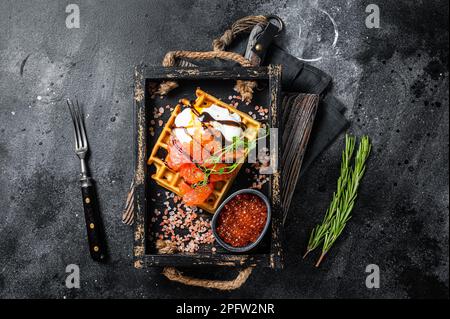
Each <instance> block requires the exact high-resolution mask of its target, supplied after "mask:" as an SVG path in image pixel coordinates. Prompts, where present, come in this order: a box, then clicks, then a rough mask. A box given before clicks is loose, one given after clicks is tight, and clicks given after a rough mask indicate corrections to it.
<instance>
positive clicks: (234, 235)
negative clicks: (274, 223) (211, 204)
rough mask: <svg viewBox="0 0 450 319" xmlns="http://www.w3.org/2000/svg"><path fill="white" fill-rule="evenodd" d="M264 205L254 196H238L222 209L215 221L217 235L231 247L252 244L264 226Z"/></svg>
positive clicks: (265, 216)
mask: <svg viewBox="0 0 450 319" xmlns="http://www.w3.org/2000/svg"><path fill="white" fill-rule="evenodd" d="M266 220H267V206H266V203H265V202H264V201H263V200H262V199H261V198H260V197H259V196H257V195H255V194H239V195H236V196H235V197H234V198H233V199H231V200H230V201H229V202H228V203H226V204H225V206H224V207H223V208H222V210H221V212H220V215H219V217H218V220H217V234H218V235H219V237H220V238H221V239H222V240H223V241H224V242H225V243H227V244H229V245H231V246H233V247H244V246H248V245H250V244H252V243H254V242H255V241H256V240H257V239H258V237H259V236H260V235H261V232H262V231H263V229H264V226H265V225H266Z"/></svg>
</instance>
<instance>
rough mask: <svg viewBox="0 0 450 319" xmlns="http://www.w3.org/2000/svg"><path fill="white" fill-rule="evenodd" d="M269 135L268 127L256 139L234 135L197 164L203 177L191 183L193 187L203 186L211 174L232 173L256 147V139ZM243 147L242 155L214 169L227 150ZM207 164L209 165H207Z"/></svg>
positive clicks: (232, 150) (233, 150) (231, 150)
mask: <svg viewBox="0 0 450 319" xmlns="http://www.w3.org/2000/svg"><path fill="white" fill-rule="evenodd" d="M268 135H269V129H267V130H266V132H265V134H264V135H262V136H259V137H258V138H257V139H253V140H249V139H248V138H246V137H244V136H242V137H241V136H235V137H233V140H232V142H231V143H230V144H229V145H227V146H225V147H223V148H221V149H220V150H217V151H216V152H214V153H213V154H212V155H211V156H210V157H209V158H208V159H207V160H206V161H205V163H204V164H197V167H198V168H200V169H201V170H202V171H203V173H204V175H205V177H204V179H203V180H202V181H200V182H198V183H195V184H193V185H192V187H193V188H195V187H198V186H204V185H206V184H208V180H209V177H210V176H211V175H212V174H217V175H223V174H231V173H233V172H234V171H235V170H236V169H237V168H238V167H239V165H240V164H242V163H243V162H244V158H245V157H246V155H247V154H248V153H249V152H250V151H251V150H253V149H254V148H255V147H256V144H257V141H258V140H260V139H263V138H266V137H267V136H268ZM239 149H243V150H244V156H243V157H241V158H238V159H237V160H236V161H235V162H233V163H230V165H227V166H224V167H221V168H219V169H216V166H217V164H219V163H221V162H222V160H223V157H224V156H225V155H226V154H227V153H229V152H235V151H236V150H239ZM205 164H211V165H212V167H207V166H206V165H205ZM208 166H209V165H208Z"/></svg>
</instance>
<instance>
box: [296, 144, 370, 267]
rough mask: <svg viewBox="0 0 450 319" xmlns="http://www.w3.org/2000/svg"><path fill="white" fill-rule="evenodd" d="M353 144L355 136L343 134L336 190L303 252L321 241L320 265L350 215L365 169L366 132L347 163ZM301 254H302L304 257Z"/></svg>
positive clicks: (314, 247)
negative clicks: (352, 165)
mask: <svg viewBox="0 0 450 319" xmlns="http://www.w3.org/2000/svg"><path fill="white" fill-rule="evenodd" d="M354 148H355V138H354V137H351V136H348V135H346V137H345V149H344V151H343V153H342V163H341V174H340V176H339V179H338V183H337V190H336V192H335V193H334V194H333V199H332V201H331V204H330V206H329V208H328V209H327V212H326V213H325V217H324V220H323V221H322V224H320V225H318V226H316V227H315V228H314V229H313V231H312V233H311V236H310V239H309V243H308V247H307V251H306V253H305V256H306V255H307V254H308V253H309V252H311V251H312V250H314V249H316V248H317V247H318V246H319V245H320V244H322V243H323V246H322V253H321V255H320V258H319V260H318V261H317V263H316V267H318V266H319V265H320V263H321V262H322V260H323V258H324V257H325V255H326V254H327V253H328V251H329V250H330V248H331V247H332V245H333V244H334V242H335V241H336V240H337V238H338V237H339V236H340V234H341V233H342V231H343V230H344V228H345V226H346V224H347V222H348V221H349V219H350V218H351V215H350V214H351V212H352V210H353V206H354V203H355V200H356V196H357V191H358V187H359V183H360V180H361V179H362V177H363V175H364V172H365V170H366V167H365V164H366V160H367V158H368V156H369V154H370V149H371V145H370V141H369V138H368V137H367V136H363V137H362V138H361V141H360V143H359V147H358V150H357V152H356V156H355V161H354V167H353V168H352V167H350V160H351V157H352V155H353V151H354ZM305 256H304V257H305Z"/></svg>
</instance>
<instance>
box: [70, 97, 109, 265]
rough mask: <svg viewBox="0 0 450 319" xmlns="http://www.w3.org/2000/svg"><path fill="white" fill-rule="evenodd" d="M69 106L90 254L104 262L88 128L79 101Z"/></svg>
mask: <svg viewBox="0 0 450 319" xmlns="http://www.w3.org/2000/svg"><path fill="white" fill-rule="evenodd" d="M67 105H68V107H69V111H70V115H71V117H72V122H73V126H74V131H75V153H76V154H77V156H78V158H79V159H80V163H81V173H80V184H81V194H82V197H83V207H84V216H85V220H86V229H87V236H88V243H89V252H90V254H91V257H92V259H94V260H95V261H103V260H105V258H106V245H105V240H104V231H103V225H102V222H101V219H100V214H99V211H98V205H97V198H96V193H95V189H94V185H93V183H92V179H91V177H90V176H89V171H88V167H87V164H86V157H87V154H88V150H89V146H88V141H87V136H86V128H85V126H84V120H83V114H82V112H81V108H80V105H79V104H78V100H75V104H74V103H73V102H72V101H71V100H70V99H67Z"/></svg>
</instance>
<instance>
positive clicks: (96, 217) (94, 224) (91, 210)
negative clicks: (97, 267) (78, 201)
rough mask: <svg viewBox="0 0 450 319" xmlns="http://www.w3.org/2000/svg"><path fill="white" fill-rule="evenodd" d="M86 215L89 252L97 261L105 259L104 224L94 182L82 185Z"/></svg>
mask: <svg viewBox="0 0 450 319" xmlns="http://www.w3.org/2000/svg"><path fill="white" fill-rule="evenodd" d="M89 184H90V183H89ZM81 194H82V195H83V206H84V217H85V219H86V230H87V236H88V243H89V252H90V253H91V257H92V259H93V260H95V261H105V259H106V244H105V235H104V230H103V224H102V222H101V219H100V214H99V210H98V204H97V198H96V194H95V189H94V186H93V185H92V184H90V185H82V186H81Z"/></svg>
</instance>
